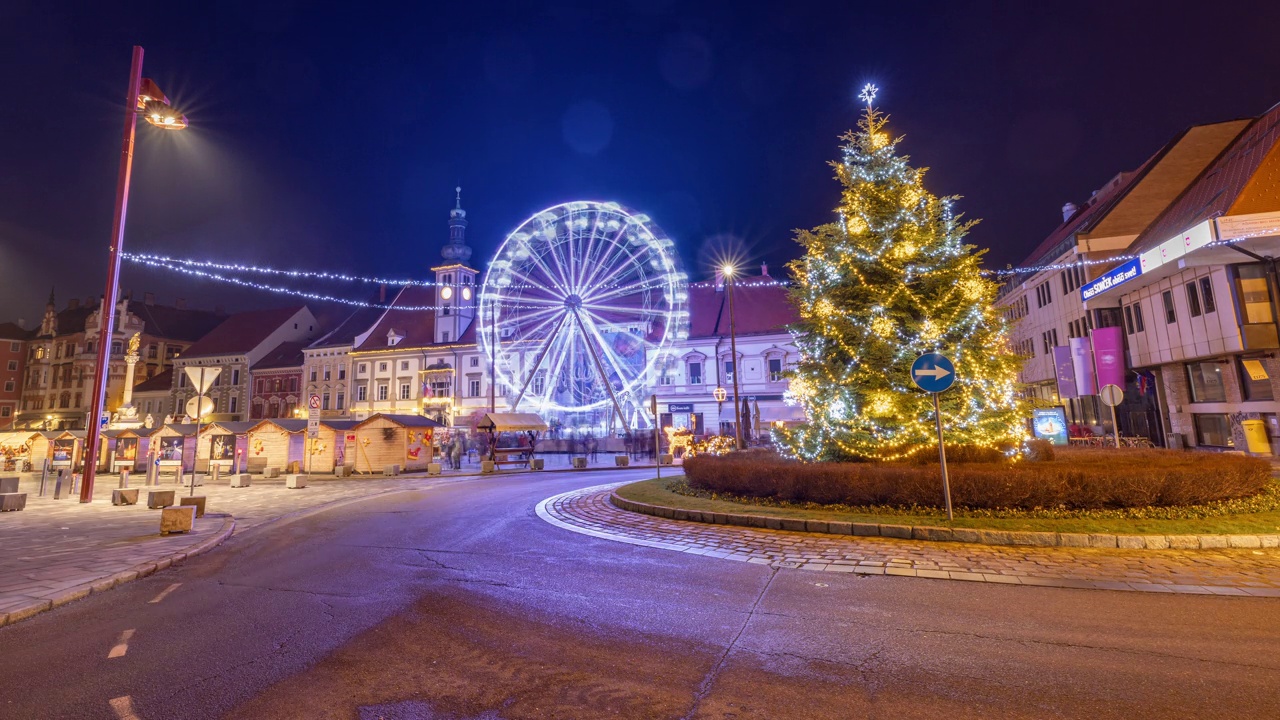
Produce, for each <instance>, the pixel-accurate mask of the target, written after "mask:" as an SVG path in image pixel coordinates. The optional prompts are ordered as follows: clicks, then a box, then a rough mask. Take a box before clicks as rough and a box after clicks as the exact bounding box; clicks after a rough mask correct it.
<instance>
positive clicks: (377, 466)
mask: <svg viewBox="0 0 1280 720" xmlns="http://www.w3.org/2000/svg"><path fill="white" fill-rule="evenodd" d="M440 427H444V426H443V425H441V424H440V423H438V422H436V421H435V420H432V419H430V418H426V417H423V416H421V415H387V414H382V413H379V414H377V415H373V416H372V417H369V418H368V419H366V420H363V421H361V422H359V423H357V424H356V425H355V426H354V427H352V428H351V429H349V430H347V431H345V433H344V434H345V436H346V437H347V438H351V439H353V440H354V445H355V447H354V448H352V447H351V443H347V446H346V447H345V452H346V462H347V464H348V465H350V466H351V467H352V468H353V469H354V470H355V472H356V473H380V472H382V471H383V469H384V468H386V467H387V466H389V465H399V466H400V468H401V470H425V469H427V463H429V462H431V460H432V457H431V454H432V451H431V446H432V435H433V434H434V432H435V429H436V428H440Z"/></svg>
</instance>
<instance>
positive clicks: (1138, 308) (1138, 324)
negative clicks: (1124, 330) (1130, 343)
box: [1133, 302, 1146, 332]
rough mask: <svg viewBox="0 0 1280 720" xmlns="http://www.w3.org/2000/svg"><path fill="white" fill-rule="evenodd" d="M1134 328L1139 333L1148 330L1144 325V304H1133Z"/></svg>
mask: <svg viewBox="0 0 1280 720" xmlns="http://www.w3.org/2000/svg"><path fill="white" fill-rule="evenodd" d="M1133 327H1134V329H1135V330H1136V331H1137V332H1142V331H1143V330H1146V328H1145V327H1143V323H1142V303H1140V302H1136V303H1134V304H1133Z"/></svg>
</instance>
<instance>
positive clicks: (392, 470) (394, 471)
mask: <svg viewBox="0 0 1280 720" xmlns="http://www.w3.org/2000/svg"><path fill="white" fill-rule="evenodd" d="M382 474H383V475H386V476H388V477H392V476H395V475H399V474H400V466H399V465H387V466H386V467H384V468H382Z"/></svg>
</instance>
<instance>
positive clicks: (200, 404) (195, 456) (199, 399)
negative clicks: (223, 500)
mask: <svg viewBox="0 0 1280 720" xmlns="http://www.w3.org/2000/svg"><path fill="white" fill-rule="evenodd" d="M204 387H205V385H204V368H203V367H202V368H200V387H199V388H198V389H199V391H200V392H199V394H198V395H196V447H195V450H193V451H192V452H191V493H190V494H191V495H192V496H194V495H195V494H196V465H197V464H199V460H200V418H201V417H202V416H203V414H204V413H203V412H202V411H203V410H204ZM209 457H213V447H212V446H210V447H209ZM179 487H181V486H179Z"/></svg>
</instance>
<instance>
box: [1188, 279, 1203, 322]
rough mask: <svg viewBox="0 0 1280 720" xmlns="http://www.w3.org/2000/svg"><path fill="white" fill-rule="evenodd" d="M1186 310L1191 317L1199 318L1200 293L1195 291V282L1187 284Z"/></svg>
mask: <svg viewBox="0 0 1280 720" xmlns="http://www.w3.org/2000/svg"><path fill="white" fill-rule="evenodd" d="M1186 287H1187V309H1188V310H1190V311H1191V317H1200V314H1201V313H1200V293H1199V292H1198V291H1196V283H1195V281H1194V280H1193V281H1191V282H1189V283H1187V285H1186Z"/></svg>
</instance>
